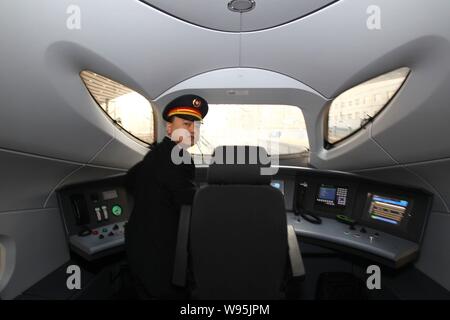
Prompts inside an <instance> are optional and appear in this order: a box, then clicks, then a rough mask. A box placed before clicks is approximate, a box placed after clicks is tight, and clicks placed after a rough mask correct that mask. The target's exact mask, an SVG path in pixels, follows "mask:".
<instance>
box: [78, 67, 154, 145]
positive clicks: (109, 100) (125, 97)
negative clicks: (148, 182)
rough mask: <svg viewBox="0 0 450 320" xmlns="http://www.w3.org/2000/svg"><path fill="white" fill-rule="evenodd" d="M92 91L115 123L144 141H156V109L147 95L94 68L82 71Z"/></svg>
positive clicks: (85, 82) (86, 83) (88, 87)
mask: <svg viewBox="0 0 450 320" xmlns="http://www.w3.org/2000/svg"><path fill="white" fill-rule="evenodd" d="M80 77H81V79H82V80H83V82H84V84H85V85H86V88H87V89H88V90H89V93H90V94H91V95H92V97H93V98H94V100H95V101H96V102H97V104H98V105H99V106H100V107H101V108H102V109H103V111H105V112H106V114H107V115H108V116H109V117H110V118H111V119H112V120H113V122H114V123H115V124H116V125H118V126H119V127H120V128H122V129H124V130H125V131H126V132H128V133H129V134H131V135H132V136H134V137H135V138H137V139H139V140H140V141H141V142H144V143H146V144H151V143H153V142H154V141H155V134H154V117H153V108H152V105H151V103H150V101H148V100H147V99H146V98H144V97H143V96H142V95H140V94H139V93H137V92H136V91H133V90H131V89H130V88H127V87H125V86H124V85H122V84H120V83H117V82H115V81H113V80H111V79H108V78H106V77H104V76H101V75H99V74H96V73H94V72H92V71H87V70H84V71H81V73H80Z"/></svg>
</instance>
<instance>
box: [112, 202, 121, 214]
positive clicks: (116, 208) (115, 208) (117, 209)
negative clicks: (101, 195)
mask: <svg viewBox="0 0 450 320" xmlns="http://www.w3.org/2000/svg"><path fill="white" fill-rule="evenodd" d="M111 212H112V214H113V215H115V216H120V215H121V214H122V207H121V206H119V205H118V204H116V205H114V206H113V207H112V208H111Z"/></svg>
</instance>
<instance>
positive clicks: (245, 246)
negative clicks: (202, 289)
mask: <svg viewBox="0 0 450 320" xmlns="http://www.w3.org/2000/svg"><path fill="white" fill-rule="evenodd" d="M449 12H450V2H448V1H446V0H433V1H426V2H425V1H421V0H397V1H388V0H320V1H318V0H304V1H295V0H277V1H269V0H231V1H230V0H223V1H222V0H216V1H208V0H189V1H186V0H171V1H162V0H121V1H107V0H95V1H91V0H70V1H69V0H58V1H53V0H39V1H24V0H18V1H9V2H7V1H3V2H1V3H0V21H1V22H0V39H1V50H0V300H109V299H111V300H131V299H139V294H138V292H137V291H136V288H135V287H134V284H133V279H132V276H131V274H130V270H129V266H128V263H127V256H126V252H125V250H124V246H125V230H126V226H127V222H128V219H129V218H130V216H131V215H132V212H133V207H134V199H133V196H132V194H130V192H128V190H127V188H126V186H125V177H126V173H127V171H128V170H129V169H130V168H132V167H133V166H134V165H135V164H137V163H139V162H140V161H141V160H142V159H143V158H144V156H145V155H146V154H147V153H149V152H152V150H153V148H154V147H155V145H156V144H157V143H159V142H161V141H162V140H163V139H164V137H165V136H166V135H167V133H166V123H165V121H164V119H163V117H162V113H163V110H164V107H165V106H166V105H167V104H168V103H169V102H170V101H172V100H173V99H175V98H176V97H179V96H181V95H185V94H194V95H198V96H201V97H203V98H204V99H205V100H206V101H208V105H209V112H208V114H207V116H206V117H205V118H204V119H203V121H202V123H201V126H200V137H199V140H198V142H197V143H196V144H195V145H194V146H192V147H191V148H189V150H188V151H189V152H190V154H191V155H192V157H193V160H194V163H195V167H196V170H195V172H196V173H195V183H196V185H197V187H198V191H197V195H196V196H198V197H197V198H196V199H197V200H198V201H197V202H194V205H193V207H192V208H191V207H188V208H186V207H183V208H182V210H188V212H190V211H191V210H192V212H193V216H192V217H191V220H190V221H184V222H183V223H187V224H189V223H191V228H190V232H191V233H194V234H195V232H194V231H195V230H197V231H199V230H201V231H202V232H203V233H202V234H201V237H197V236H194V235H191V236H192V237H191V238H190V240H189V241H190V245H192V246H193V248H194V247H195V248H202V250H203V249H204V250H210V251H208V252H209V253H208V254H207V255H206V256H202V257H203V258H199V259H197V260H195V259H193V260H195V261H197V262H198V261H201V263H205V261H207V262H211V263H213V265H215V266H217V265H219V262H218V261H222V262H221V263H220V264H223V265H227V266H229V267H227V268H228V269H230V268H231V269H233V270H235V272H236V274H239V276H237V277H236V278H237V279H240V280H239V281H238V283H237V284H235V285H233V284H229V283H228V284H227V285H228V286H229V287H232V288H238V287H239V286H242V284H243V282H242V281H247V280H248V279H249V278H250V277H249V274H251V276H252V279H259V280H258V281H261V282H260V283H253V284H252V285H254V288H262V287H263V285H262V283H263V282H265V281H266V282H267V281H268V279H269V278H270V275H273V274H272V273H271V272H275V271H271V270H278V269H280V268H281V267H280V263H283V264H282V266H283V268H284V266H287V268H288V269H289V268H290V267H292V268H291V270H290V271H291V272H292V273H293V275H294V276H293V277H292V278H295V279H294V280H295V281H291V282H290V284H289V285H287V286H286V288H285V293H286V294H285V295H283V299H284V298H286V299H290V300H335V299H350V300H428V299H433V300H435V299H438V300H446V299H450V292H449V290H450V272H449V270H450V232H449V230H450V182H449V181H450V143H449V142H448V139H447V137H448V136H449V134H450V126H449V125H448V123H449V121H448V119H450V108H449V101H450V90H449V86H450V67H449V66H450V22H449V21H450V19H448V18H449ZM224 146H226V147H230V148H232V149H233V150H240V149H239V148H240V147H243V146H244V147H243V149H244V150H247V151H248V150H253V148H255V147H258V148H256V150H259V151H261V150H262V151H261V152H263V154H264V155H265V159H266V160H267V161H266V163H265V166H264V168H265V169H267V173H265V174H262V173H261V175H263V176H262V177H261V176H257V175H255V171H254V169H255V168H254V167H252V166H251V165H250V166H248V165H247V164H237V165H229V164H227V163H222V164H218V162H217V157H216V155H217V152H218V150H221V148H223V147H224ZM245 146H249V147H248V148H247V147H245ZM246 148H247V149H246ZM258 168H259V169H261V172H262V167H258ZM224 181H225V182H224ZM223 184H232V185H233V187H231V186H230V187H224V186H223ZM263 184H264V185H265V186H261V185H263ZM215 185H219V187H220V188H222V189H218V188H219V187H214V186H215ZM248 185H252V186H251V187H250V186H248ZM253 185H258V186H253ZM234 187H236V189H232V188H234ZM214 188H216V189H214ZM227 188H228V189H227ZM251 188H254V189H255V190H256V189H258V190H262V191H261V193H258V194H259V196H254V194H253V193H252V192H250V191H249V190H250V189H251ZM268 188H269V189H268ZM208 190H215V191H214V192H209V191H208ZM223 190H225V191H223ZM226 190H228V191H226ZM230 190H231V191H230ZM233 190H234V191H233ZM236 190H238V191H236ZM251 190H253V189H251ZM271 199H272V200H271ZM277 199H281V200H280V202H277V201H278V200H277ZM199 212H201V213H202V214H201V215H200V214H199ZM182 216H183V215H182V212H180V221H181V217H182ZM200 216H202V217H203V218H204V220H201V219H200V218H199V217H200ZM211 217H213V218H211ZM194 218H195V219H194ZM199 219H200V220H201V221H199ZM280 221H281V222H280ZM183 223H181V222H180V226H182V225H183ZM286 227H287V228H286ZM275 229H276V232H275V233H277V232H278V233H277V234H278V235H279V234H281V235H282V236H283V237H284V239H286V243H287V244H289V249H287V246H286V245H287V244H286V245H285V244H283V245H285V246H286V252H288V251H289V252H288V253H289V258H290V261H284V260H283V259H284V257H285V253H284V251H283V252H280V251H277V250H278V249H277V250H272V249H273V248H275V247H276V246H275V244H274V242H271V238H270V237H271V235H273V236H274V237H276V236H275V235H274V234H272V233H270V232H272V231H270V230H275ZM186 230H188V231H186ZM185 231H186V232H185V233H184V236H185V237H189V235H188V233H189V225H188V227H187V229H185ZM199 232H200V231H199ZM200 233H201V232H200ZM178 236H179V237H180V238H179V239H181V237H183V232H182V229H181V227H180V232H179V233H178ZM186 239H187V238H185V241H188V240H186ZM292 239H295V240H294V241H293V240H292ZM179 241H180V240H179ZM283 241H284V240H283ZM179 243H181V242H179ZM186 243H187V242H185V243H184V246H185V247H184V248H185V252H184V254H185V255H184V259H188V258H187V256H186V255H188V251H189V250H188V249H186V248H187V244H186ZM283 243H284V242H283ZM181 245H183V243H181ZM208 245H209V246H208ZM230 246H233V247H232V249H229V248H230ZM180 248H182V247H180ZM193 248H192V249H193ZM282 248H284V247H282ZM178 249H179V248H178ZM282 250H284V249H282ZM292 250H293V251H295V253H296V254H297V255H295V254H293V251H292ZM238 251H239V253H238ZM177 253H178V251H177ZM269 253H271V254H273V255H272V257H278V258H276V259H275V258H272V259H271V258H264V259H266V260H264V259H262V257H263V256H264V257H266V256H267V257H268V254H269ZM144 254H145V253H144ZM226 254H229V258H228V256H226ZM249 257H251V259H252V260H253V262H254V265H256V267H255V266H254V267H252V268H245V270H244V268H242V269H240V268H241V267H240V264H239V263H241V259H247V258H249ZM156 258H157V257H155V259H156ZM277 259H279V260H277ZM293 259H297V260H295V261H294V260H293ZM177 261H178V260H177ZM195 261H194V262H195ZM280 261H281V262H280ZM197 262H195V263H197ZM256 262H257V264H256ZM184 263H185V264H186V260H184ZM201 263H200V262H198V265H201ZM242 265H244V264H242ZM195 266H196V265H194V267H195ZM179 267H180V266H179V265H178V266H174V270H178V271H179V269H178V268H179ZM296 267H297V269H295V268H296ZM202 268H203V269H202V270H205V269H207V268H208V267H205V266H203V265H202ZM276 268H278V269H276ZM298 268H300V269H301V271H300V275H301V276H300V277H295V274H296V270H297V271H298V270H299V269H298ZM200 269H201V268H200V267H198V268H197V270H200ZM222 269H223V268H222ZM222 269H220V268H218V269H217V270H210V273H211V274H208V275H207V276H205V278H202V279H207V280H204V281H206V283H207V285H211V286H213V284H214V285H215V284H218V285H219V284H222V285H224V283H223V282H224V281H223V279H222V280H221V281H215V279H217V278H220V277H225V276H223V274H222V273H223V272H224V271H220V270H222ZM183 270H185V269H183ZM280 270H281V269H280ZM263 271H264V272H266V273H264V272H263ZM240 272H242V274H241V273H240ZM182 273H183V271H182ZM200 273H201V272H199V274H200ZM206 273H207V272H206ZM77 274H79V275H81V277H80V278H73V277H74V276H75V275H77ZM267 274H268V275H269V276H267ZM253 276H254V277H253ZM196 277H200V276H199V275H198V274H197V275H196ZM274 277H275V276H274ZM225 278H226V277H225ZM297 278H298V279H297ZM74 279H75V280H74ZM174 279H175V273H174ZM198 279H199V278H198ZM255 281H256V280H255ZM183 282H184V283H185V282H186V281H185V279H183ZM204 283H205V282H204ZM260 285H261V286H260ZM245 287H248V286H247V285H245ZM239 288H240V287H239ZM207 290H212V291H208V292H215V294H211V295H208V294H206V295H200V296H199V297H200V298H199V299H202V297H203V298H205V299H208V298H212V299H216V298H217V297H220V294H218V295H217V294H216V293H221V292H222V291H220V290H221V289H216V291H214V288H213V289H211V288H209V289H207ZM242 290H244V291H245V289H242ZM242 290H241V289H239V290H235V291H239V292H242ZM255 292H258V290H256V291H255ZM240 297H241V296H239V295H238V296H237V297H234V296H231V298H240ZM259 297H260V296H258V295H257V294H256V293H255V296H252V295H247V296H246V298H249V299H258V298H259Z"/></svg>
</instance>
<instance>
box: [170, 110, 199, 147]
mask: <svg viewBox="0 0 450 320" xmlns="http://www.w3.org/2000/svg"><path fill="white" fill-rule="evenodd" d="M200 125H201V121H191V120H185V119H182V118H179V117H177V116H174V118H173V120H172V122H169V123H167V127H166V129H167V134H168V135H169V136H170V137H171V138H172V140H174V141H176V142H181V143H182V144H183V145H185V146H188V147H192V146H193V145H195V144H196V143H197V142H198V139H199V137H200ZM180 137H182V138H183V139H182V140H180Z"/></svg>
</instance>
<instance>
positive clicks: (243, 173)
mask: <svg viewBox="0 0 450 320" xmlns="http://www.w3.org/2000/svg"><path fill="white" fill-rule="evenodd" d="M225 150H228V156H227V157H226V158H227V160H228V163H215V164H211V165H210V167H209V169H208V185H207V186H205V187H203V188H201V189H200V190H199V191H198V192H197V194H196V196H195V198H194V202H193V206H192V215H191V221H190V232H189V254H190V269H191V275H192V280H193V286H192V288H191V297H192V298H193V299H283V298H284V291H285V285H286V281H287V279H288V278H289V275H290V274H291V271H290V270H291V265H290V263H289V254H288V253H289V246H288V231H287V230H288V229H287V226H286V211H285V206H284V198H283V194H282V193H281V192H280V191H279V190H278V189H275V188H273V187H271V186H270V181H271V176H270V175H264V174H261V170H262V169H264V168H266V169H267V168H268V166H264V165H262V164H261V160H258V161H257V162H256V163H255V161H253V163H252V161H251V159H252V156H251V155H255V154H259V155H260V157H259V158H261V157H262V158H264V157H265V158H266V159H268V158H267V154H266V153H265V150H264V149H261V148H257V147H248V146H246V147H243V146H242V147H238V146H233V147H220V148H216V150H215V153H214V159H215V160H217V159H220V158H221V157H223V156H225V155H226V154H227V152H226V151H225ZM230 150H233V151H234V161H233V162H232V163H230V162H231V161H230V159H229V156H230ZM243 154H245V155H246V160H245V163H242V164H237V163H236V162H237V161H236V160H237V159H238V155H241V156H242V155H243ZM240 160H241V161H240V162H243V161H242V159H240ZM185 214H186V213H185ZM180 227H181V226H180ZM294 237H295V234H294ZM295 241H296V239H295ZM297 250H298V247H297ZM300 259H301V258H300ZM300 262H301V260H300ZM301 267H303V265H302V266H301ZM175 269H176V268H175Z"/></svg>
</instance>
